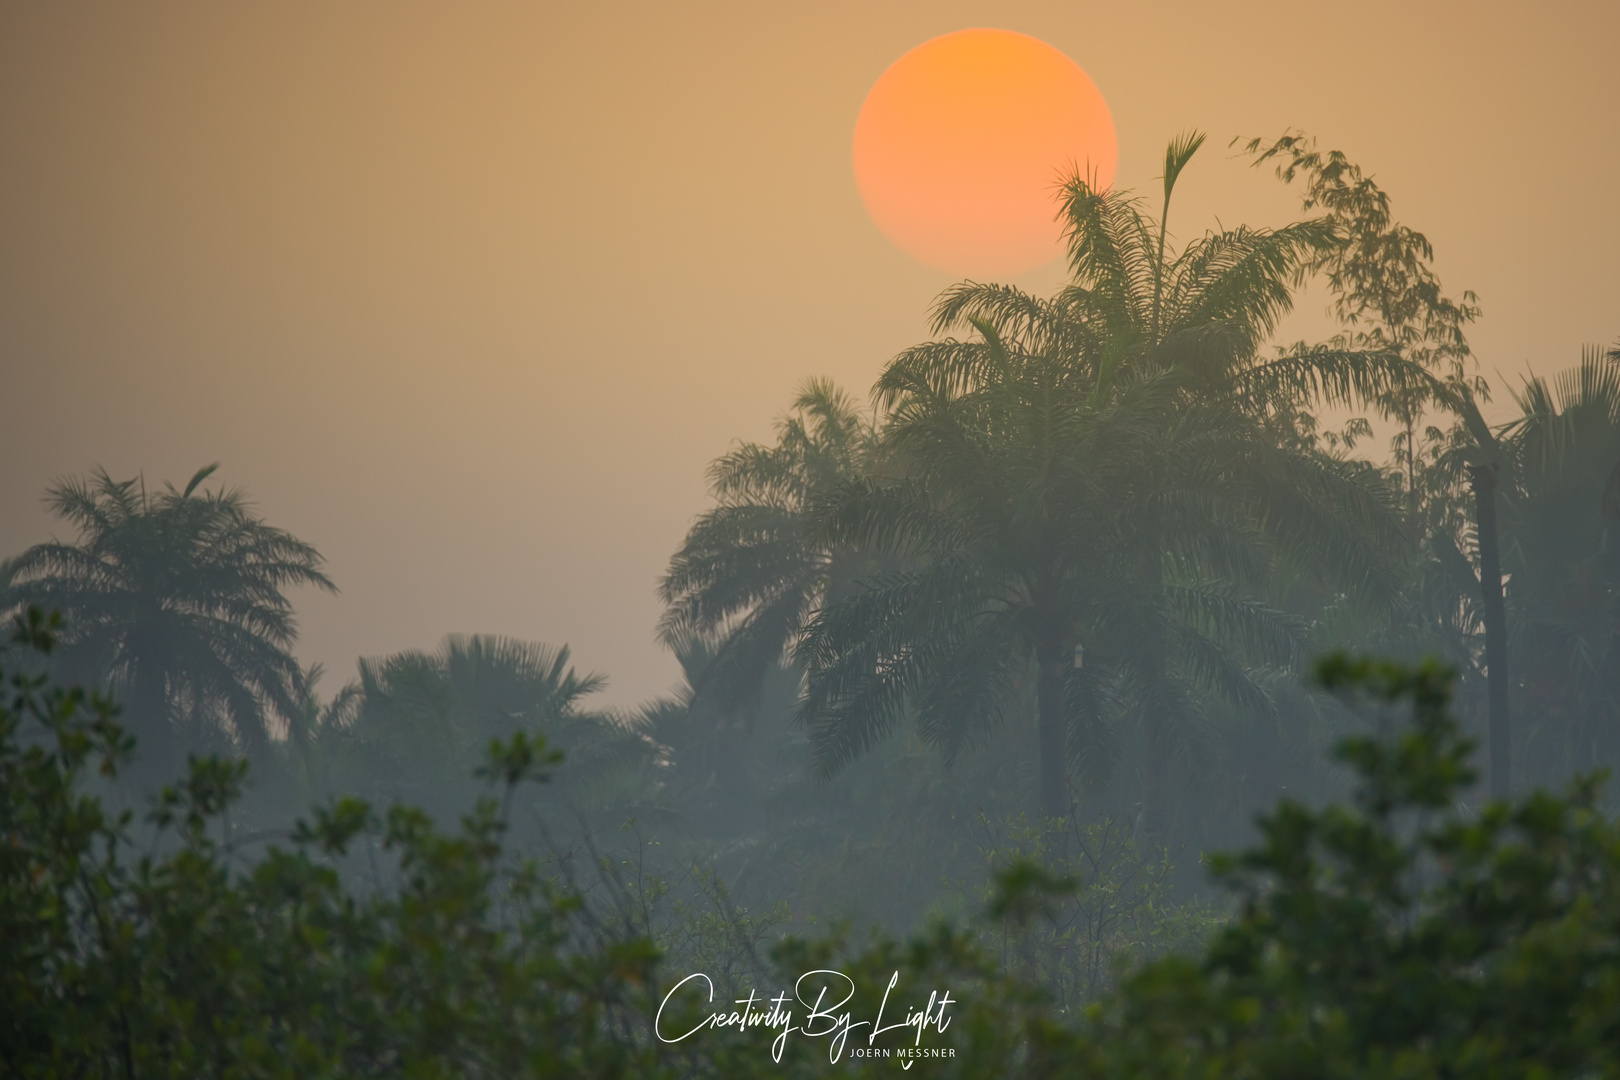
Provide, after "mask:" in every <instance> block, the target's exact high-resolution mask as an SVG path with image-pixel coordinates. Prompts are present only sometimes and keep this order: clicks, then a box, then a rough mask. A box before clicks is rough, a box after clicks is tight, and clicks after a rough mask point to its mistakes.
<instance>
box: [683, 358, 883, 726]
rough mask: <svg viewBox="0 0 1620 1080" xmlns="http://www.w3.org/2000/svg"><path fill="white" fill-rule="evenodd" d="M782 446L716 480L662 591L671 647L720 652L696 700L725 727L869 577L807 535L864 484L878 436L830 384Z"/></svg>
mask: <svg viewBox="0 0 1620 1080" xmlns="http://www.w3.org/2000/svg"><path fill="white" fill-rule="evenodd" d="M793 409H794V411H793V413H792V414H790V415H789V416H787V417H785V418H783V419H782V420H781V421H780V422H779V423H778V424H777V441H776V444H775V445H774V446H761V445H759V444H756V443H745V444H743V445H741V446H738V447H736V448H734V449H732V450H731V451H730V452H728V453H727V454H726V455H725V456H723V457H721V458H720V459H719V460H718V461H716V462H715V463H714V464H713V465H712V466H711V467H710V469H709V481H710V490H711V491H712V492H713V495H714V498H715V501H716V503H717V505H716V506H715V508H714V509H712V510H710V511H709V512H708V513H706V514H704V515H703V516H702V517H701V518H699V519H698V521H697V522H696V524H694V525H693V526H692V528H691V530H690V531H689V532H688V533H687V536H686V540H685V542H684V543H683V544H682V545H681V548H680V550H679V551H677V552H676V553H675V555H674V557H673V558H671V560H670V566H669V570H668V572H667V573H666V574H665V575H664V579H663V581H662V582H661V583H660V586H659V598H660V599H661V600H662V601H663V602H664V604H665V614H664V618H663V621H662V623H661V625H660V628H659V629H660V633H661V636H662V637H663V639H664V641H665V643H666V644H669V645H670V646H671V647H682V648H684V647H687V646H689V645H691V644H692V643H693V642H694V641H698V640H703V641H707V642H709V643H710V644H711V645H712V648H713V655H712V656H709V657H707V658H706V659H705V663H704V665H703V669H702V672H701V674H699V675H698V676H697V677H696V683H695V692H696V693H697V694H698V695H699V696H701V697H704V698H708V699H712V701H713V703H714V704H715V705H716V706H717V707H718V708H719V710H720V712H721V714H722V715H724V716H726V717H732V718H735V717H739V716H746V715H748V714H750V713H751V712H752V711H754V707H755V706H756V705H757V703H758V700H759V697H760V694H761V690H762V686H763V683H764V680H765V679H766V678H767V676H768V675H769V673H770V672H771V671H772V670H773V669H774V668H775V667H776V666H777V665H778V663H779V662H780V661H782V660H783V659H785V658H786V657H787V655H788V652H789V647H790V645H791V643H792V641H793V639H794V637H795V636H796V635H797V634H798V632H799V630H800V628H801V627H802V626H803V624H804V622H805V620H806V619H807V618H808V617H809V616H810V614H811V612H813V611H815V610H816V609H817V608H818V607H820V606H821V605H822V604H823V603H824V602H825V601H826V599H827V597H828V596H829V594H832V595H836V594H837V593H838V591H839V590H840V589H841V588H845V587H847V586H848V584H849V583H850V582H851V581H852V580H853V579H854V578H855V577H856V575H857V574H858V572H859V571H860V570H861V569H862V568H863V566H864V563H863V562H862V559H861V556H860V555H859V554H858V553H857V552H855V551H852V550H847V549H840V548H837V547H829V546H826V545H824V544H822V543H820V542H819V541H818V540H817V539H816V538H815V537H814V536H813V535H812V533H811V531H810V529H809V527H808V524H809V510H810V507H811V506H812V504H814V503H815V502H816V500H818V499H819V498H822V497H824V496H825V495H826V494H827V493H829V492H831V491H834V490H836V489H837V488H838V487H839V486H840V485H842V484H844V483H847V482H849V481H850V480H853V479H855V478H856V477H858V476H861V475H862V474H863V473H864V472H865V471H866V470H867V469H868V468H869V467H870V466H871V464H872V461H873V455H874V452H875V446H876V435H875V431H874V429H873V426H872V423H871V421H870V420H869V419H868V418H867V417H865V416H863V415H862V414H861V412H860V410H859V409H858V408H857V407H856V406H855V404H854V402H853V401H852V400H851V399H850V398H849V396H848V395H847V394H845V393H844V392H842V391H841V390H838V389H837V388H836V387H834V386H833V385H832V383H830V382H828V381H826V380H821V379H813V380H811V381H809V382H808V383H806V384H805V386H804V388H803V390H802V391H801V392H800V394H799V397H798V398H797V400H795V401H794V405H793Z"/></svg>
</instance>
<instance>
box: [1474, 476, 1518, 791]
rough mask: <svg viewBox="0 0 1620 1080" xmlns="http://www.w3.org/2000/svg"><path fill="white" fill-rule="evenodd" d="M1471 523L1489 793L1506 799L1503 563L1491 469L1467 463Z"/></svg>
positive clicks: (1507, 727) (1507, 726) (1508, 773)
mask: <svg viewBox="0 0 1620 1080" xmlns="http://www.w3.org/2000/svg"><path fill="white" fill-rule="evenodd" d="M1468 479H1469V482H1470V485H1471V486H1472V487H1473V489H1474V525H1475V527H1476V528H1477V529H1478V531H1479V586H1480V591H1481V592H1482V593H1483V594H1484V599H1485V678H1486V692H1487V695H1488V698H1487V700H1488V705H1487V715H1488V717H1489V739H1488V744H1489V747H1490V794H1491V798H1493V799H1505V798H1507V796H1508V789H1509V787H1510V786H1511V780H1512V774H1511V771H1510V760H1509V755H1510V753H1511V750H1510V748H1509V745H1508V744H1509V740H1510V738H1511V735H1512V729H1511V724H1510V722H1509V719H1508V659H1507V609H1506V606H1505V605H1504V604H1503V602H1502V560H1501V553H1500V550H1499V547H1498V542H1497V530H1496V466H1495V465H1494V464H1490V465H1472V466H1469V469H1468Z"/></svg>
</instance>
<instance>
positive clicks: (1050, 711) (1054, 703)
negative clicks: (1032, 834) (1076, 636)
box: [1035, 645, 1068, 819]
mask: <svg viewBox="0 0 1620 1080" xmlns="http://www.w3.org/2000/svg"><path fill="white" fill-rule="evenodd" d="M1036 660H1037V661H1038V662H1039V663H1040V666H1041V670H1040V675H1039V677H1038V679H1037V682H1036V684H1035V704H1036V710H1037V712H1038V713H1039V714H1040V717H1039V724H1040V742H1041V748H1040V752H1041V760H1040V772H1041V817H1042V818H1047V819H1051V818H1060V817H1064V816H1065V815H1066V812H1067V810H1068V805H1067V804H1068V799H1067V798H1066V795H1067V792H1066V791H1065V784H1064V778H1065V776H1066V774H1067V773H1068V767H1067V766H1068V746H1067V740H1066V739H1065V735H1066V733H1067V726H1068V725H1067V724H1066V723H1065V722H1064V721H1065V717H1064V715H1063V656H1062V650H1061V649H1060V648H1059V647H1058V646H1056V645H1049V646H1048V647H1043V648H1039V649H1037V651H1036Z"/></svg>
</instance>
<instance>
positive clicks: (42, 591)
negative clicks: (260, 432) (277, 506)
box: [4, 466, 336, 770]
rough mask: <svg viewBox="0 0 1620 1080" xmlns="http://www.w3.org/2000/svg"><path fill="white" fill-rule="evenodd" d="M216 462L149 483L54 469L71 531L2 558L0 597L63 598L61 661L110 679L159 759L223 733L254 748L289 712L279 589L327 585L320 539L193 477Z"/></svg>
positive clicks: (159, 763)
mask: <svg viewBox="0 0 1620 1080" xmlns="http://www.w3.org/2000/svg"><path fill="white" fill-rule="evenodd" d="M214 469H215V466H209V467H207V468H205V469H201V470H199V471H198V472H197V474H196V475H195V476H193V477H192V478H191V481H190V482H189V483H188V484H187V485H186V486H185V488H183V489H176V488H175V487H174V486H173V485H169V484H165V485H164V488H163V490H162V491H160V492H157V493H150V492H148V491H147V490H146V487H145V484H144V483H143V482H142V481H140V480H138V479H135V480H114V479H113V478H112V477H111V476H109V475H108V474H107V472H106V471H105V470H99V469H98V470H97V471H95V472H93V473H91V474H90V475H89V476H88V477H86V478H84V479H82V480H81V479H73V480H65V481H62V482H60V483H58V484H57V485H56V486H54V487H53V488H51V490H50V493H49V495H48V496H47V500H46V501H47V505H49V506H50V508H51V509H52V510H53V511H54V512H55V513H56V514H57V515H58V516H59V517H61V518H63V519H65V520H66V521H68V522H69V523H70V524H72V525H73V526H74V527H75V528H76V529H77V530H78V534H79V535H78V537H77V539H76V540H75V541H73V542H63V541H54V540H53V541H51V542H49V543H44V544H38V545H36V546H34V547H32V548H30V549H28V550H27V551H26V552H24V553H23V554H22V555H20V556H18V557H17V558H16V559H14V560H12V561H11V562H10V563H9V565H8V566H7V568H6V569H7V574H8V576H9V577H10V579H11V582H10V586H9V588H8V590H7V593H6V596H5V597H4V601H5V604H6V605H7V606H8V607H16V606H21V605H28V604H34V605H38V606H39V607H41V608H45V609H55V610H59V611H61V612H62V614H63V615H64V616H65V617H66V619H67V633H66V635H65V637H64V641H63V644H64V661H65V662H66V663H67V664H68V665H69V666H72V667H73V668H75V671H76V673H77V674H79V675H80V676H87V677H90V678H94V679H98V680H100V679H105V680H109V681H110V682H112V683H113V684H116V685H117V686H118V687H119V688H120V696H121V699H122V700H123V701H124V703H125V708H126V710H127V711H128V712H129V713H130V714H131V716H132V719H133V721H134V725H135V728H136V731H137V733H138V734H139V735H140V736H141V739H142V745H143V747H144V750H145V753H144V756H145V757H146V758H147V761H148V763H149V764H150V765H151V766H152V767H153V768H155V769H159V770H167V769H168V768H169V767H170V766H171V765H172V760H171V758H172V756H173V754H174V752H175V751H176V750H183V749H196V748H200V747H202V746H205V745H207V744H208V743H209V742H210V741H211V740H214V739H218V738H220V737H223V738H225V739H226V740H227V741H228V742H229V743H230V744H232V745H234V746H238V747H242V748H246V749H249V750H256V749H262V748H263V747H264V746H265V745H266V744H267V743H268V742H269V741H270V739H271V738H272V737H273V734H274V732H275V730H276V728H277V727H278V726H279V725H278V724H277V722H276V720H275V719H274V718H275V717H278V716H279V717H280V718H281V720H282V721H283V722H295V721H296V718H297V717H298V716H299V715H300V708H299V702H298V701H297V700H296V694H295V687H296V686H297V685H298V682H299V669H298V665H297V662H296V661H295V660H294V658H293V656H292V653H291V647H292V644H293V641H294V639H295V637H296V633H297V625H296V622H295V621H294V618H293V612H292V605H291V604H290V602H289V601H288V599H287V596H286V590H288V589H289V588H291V587H294V586H298V585H314V586H316V587H317V588H321V589H326V590H328V591H336V587H335V586H334V585H333V584H332V582H331V580H330V579H329V578H328V577H327V576H326V574H325V573H324V572H323V571H322V569H321V564H322V559H321V556H320V553H319V552H317V551H316V550H315V549H314V548H313V547H311V546H310V545H309V544H306V543H304V542H303V541H301V540H299V539H297V538H296V537H294V536H292V535H291V534H290V533H287V532H284V531H282V530H281V529H276V528H272V527H271V526H269V525H266V524H265V523H264V522H263V521H261V520H260V519H259V518H257V517H256V516H254V514H253V513H252V511H251V509H250V507H249V505H248V503H247V501H246V498H245V497H244V495H243V494H242V493H241V492H240V491H237V490H234V489H220V490H205V489H202V487H201V485H202V483H203V481H204V480H206V479H207V478H208V476H209V475H211V474H212V473H213V471H214Z"/></svg>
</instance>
